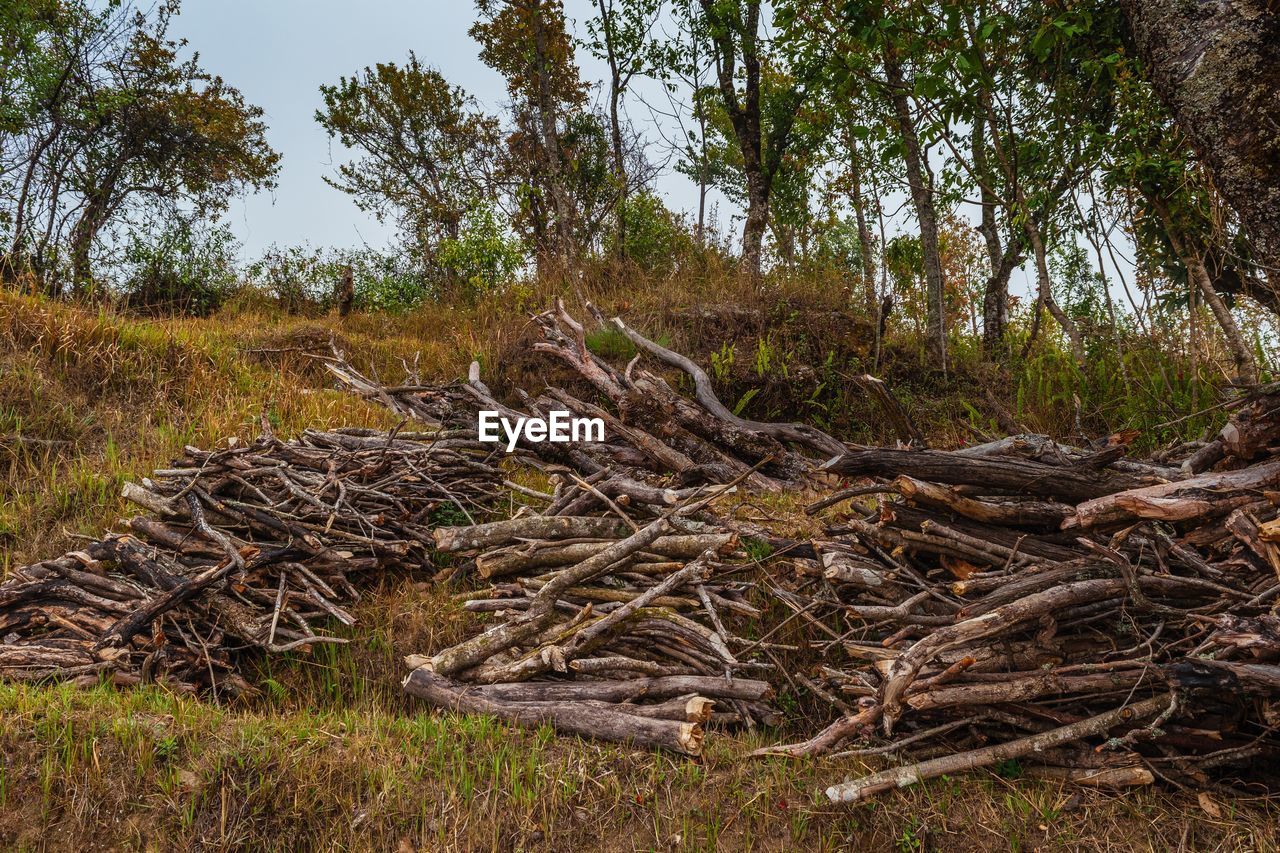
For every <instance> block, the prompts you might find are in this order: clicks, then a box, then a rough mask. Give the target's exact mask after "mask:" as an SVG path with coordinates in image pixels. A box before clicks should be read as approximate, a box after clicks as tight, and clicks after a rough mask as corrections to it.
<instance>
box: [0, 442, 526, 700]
mask: <svg viewBox="0 0 1280 853" xmlns="http://www.w3.org/2000/svg"><path fill="white" fill-rule="evenodd" d="M263 429H264V432H263V435H262V437H261V438H260V439H259V440H257V441H255V442H254V443H252V444H249V445H242V446H231V447H228V448H227V449H225V450H220V451H216V452H212V451H203V450H198V449H196V448H187V453H186V455H185V456H184V457H183V458H181V459H180V460H178V461H177V462H175V463H174V464H173V466H172V467H170V468H166V469H164V470H160V471H156V472H155V474H154V475H153V477H152V478H151V479H147V480H144V481H143V483H142V484H140V485H139V484H133V483H130V484H127V485H126V487H125V496H126V497H127V498H129V499H130V500H131V501H132V502H134V503H136V504H138V505H140V506H142V507H144V508H146V509H148V510H150V511H151V513H152V515H150V516H140V517H137V518H134V519H132V520H130V521H129V522H128V526H129V528H130V532H129V533H126V534H118V535H110V536H107V537H106V538H104V539H102V540H100V541H95V542H91V543H89V544H88V545H86V546H85V547H84V548H82V549H80V550H77V551H73V552H71V553H69V554H66V555H63V556H62V557H58V558H57V559H53V560H45V561H43V562H40V563H35V564H33V565H30V566H24V567H22V568H20V569H17V570H16V571H14V572H13V573H12V575H11V576H10V577H9V578H8V579H7V580H6V581H5V583H4V584H2V585H0V676H4V677H7V678H18V679H44V678H83V679H86V680H90V681H92V680H96V679H98V678H100V677H103V676H104V675H109V676H110V677H111V678H113V679H114V680H115V681H116V682H117V683H137V682H139V681H144V680H156V681H161V682H165V683H169V684H171V685H174V686H175V687H178V688H181V689H188V690H190V689H198V688H213V689H215V690H218V691H224V692H231V693H234V692H238V691H240V690H243V689H244V688H245V687H246V686H247V685H246V684H245V683H244V681H243V679H241V678H240V677H239V676H238V675H237V674H236V673H235V672H234V670H233V666H234V662H235V660H234V652H235V651H236V650H240V649H246V648H256V649H265V650H270V651H284V650H289V649H298V648H304V647H307V646H311V645H313V644H315V643H326V642H329V643H332V642H341V640H340V639H339V638H337V637H334V636H332V635H330V634H328V633H327V632H326V631H325V630H324V628H325V626H326V625H329V624H332V623H334V622H337V623H341V624H346V625H350V624H352V623H353V621H354V620H353V619H352V617H351V615H350V614H349V613H348V612H347V611H346V610H344V609H343V608H344V606H346V605H349V604H350V603H351V602H353V601H355V600H357V599H358V598H359V593H358V592H357V590H356V588H355V586H354V585H353V583H352V578H353V577H357V578H358V577H359V576H361V575H364V574H366V573H370V572H377V571H380V570H384V569H387V568H390V567H417V566H420V565H422V564H424V563H426V562H428V560H429V551H430V550H431V549H432V548H433V541H432V538H431V528H432V527H433V526H436V525H437V524H438V523H439V522H440V520H448V521H452V520H455V519H458V520H465V519H475V518H478V517H485V515H486V514H487V509H486V507H488V506H489V505H490V504H491V503H492V501H493V499H494V498H495V497H496V496H497V495H498V494H499V490H500V488H501V483H502V476H501V472H500V471H499V470H498V469H496V468H494V467H493V466H491V465H489V464H488V463H487V462H485V461H484V454H485V453H486V452H487V451H485V450H484V449H483V448H480V447H479V446H478V445H476V443H475V442H474V441H473V440H471V439H466V438H459V437H457V436H453V435H450V434H449V433H448V432H442V431H438V432H436V433H433V434H431V435H417V434H407V433H398V434H397V433H390V434H386V433H379V432H374V431H371V430H363V429H344V430H336V431H332V432H318V431H308V432H307V433H305V434H304V435H303V436H302V438H300V439H299V440H297V441H287V442H286V441H280V440H278V439H276V438H275V437H274V436H273V435H272V434H271V432H270V428H269V426H267V425H266V424H265V423H264V426H263Z"/></svg>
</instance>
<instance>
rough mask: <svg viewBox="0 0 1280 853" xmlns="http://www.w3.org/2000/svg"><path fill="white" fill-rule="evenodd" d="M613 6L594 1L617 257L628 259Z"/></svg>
mask: <svg viewBox="0 0 1280 853" xmlns="http://www.w3.org/2000/svg"><path fill="white" fill-rule="evenodd" d="M612 5H613V4H612V3H607V2H606V0H597V6H598V7H599V9H600V25H601V28H602V29H603V31H604V48H605V54H606V55H607V56H608V58H609V124H610V130H611V131H612V133H613V177H614V180H615V181H617V182H618V201H617V205H618V207H617V210H616V212H615V213H616V215H617V220H618V257H620V258H626V256H627V212H626V205H627V167H626V163H625V162H624V161H623V157H622V123H621V121H620V120H619V119H618V102H619V100H620V99H621V98H622V73H621V72H620V71H619V70H618V56H617V54H616V53H615V51H614V44H613V9H612Z"/></svg>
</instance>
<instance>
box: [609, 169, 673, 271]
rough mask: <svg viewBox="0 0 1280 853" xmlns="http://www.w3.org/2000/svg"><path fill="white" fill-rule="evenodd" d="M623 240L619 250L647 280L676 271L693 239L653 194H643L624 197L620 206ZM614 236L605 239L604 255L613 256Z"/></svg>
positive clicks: (615, 245) (613, 234) (615, 236)
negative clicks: (642, 272)
mask: <svg viewBox="0 0 1280 853" xmlns="http://www.w3.org/2000/svg"><path fill="white" fill-rule="evenodd" d="M622 211H623V217H624V219H625V220H626V237H625V239H624V241H623V248H624V249H625V251H626V256H627V258H628V260H630V261H631V262H632V263H634V264H635V265H636V266H637V267H639V268H640V269H642V270H644V271H645V272H646V273H648V274H649V275H651V276H655V277H658V278H665V277H667V276H670V275H671V274H672V273H674V272H675V271H676V270H677V269H679V268H680V264H681V262H682V260H683V259H685V258H687V257H688V256H689V255H690V254H691V253H692V251H693V246H694V242H693V238H692V237H691V236H690V235H689V231H688V229H687V228H686V227H685V222H684V220H683V219H682V218H681V217H680V216H679V215H677V214H675V213H672V212H671V211H670V210H668V209H667V206H666V205H665V204H663V203H662V199H660V198H659V197H658V196H657V195H656V194H654V193H652V192H649V191H648V190H644V191H641V192H637V193H633V194H632V195H629V196H627V200H626V202H625V203H624V204H623V209H622ZM617 247H618V234H617V232H616V231H611V232H610V233H609V235H608V236H607V237H606V238H605V246H604V248H605V252H606V253H607V254H613V253H616V252H617V250H618V248H617Z"/></svg>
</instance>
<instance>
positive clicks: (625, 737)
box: [404, 667, 704, 756]
mask: <svg viewBox="0 0 1280 853" xmlns="http://www.w3.org/2000/svg"><path fill="white" fill-rule="evenodd" d="M404 690H405V692H406V693H408V694H410V695H411V696H416V697H417V698H419V699H421V700H423V701H424V702H426V703H427V704H429V705H432V706H433V707H436V708H440V709H442V710H446V711H459V712H462V713H466V714H488V715H490V716H494V717H497V718H499V719H501V720H507V721H509V722H513V723H519V724H520V725H524V726H540V725H544V724H549V725H551V726H553V727H555V729H556V730H557V731H560V732H567V733H569V734H576V735H581V736H583V737H590V738H597V739H599V740H607V741H616V742H620V743H631V744H635V745H636V746H646V747H652V748H656V749H666V750H670V751H672V752H678V753H681V754H683V755H691V756H697V755H701V754H702V740H703V737H704V733H703V730H702V725H701V724H700V723H698V722H688V721H684V722H681V721H676V720H663V719H655V718H650V717H643V716H639V715H636V714H629V713H627V712H626V711H622V710H615V709H611V708H608V707H607V706H604V705H601V704H596V703H593V702H582V701H578V702H574V701H536V702H517V701H507V700H501V699H493V698H489V697H486V696H483V695H480V694H479V693H477V692H476V691H477V688H475V687H468V686H465V685H461V684H457V683H455V682H453V681H450V680H449V679H447V678H444V677H442V676H439V675H436V674H435V673H433V672H430V671H428V670H426V669H425V668H421V667H420V668H418V669H415V670H414V671H413V672H411V673H409V676H408V677H407V678H406V679H405V680H404Z"/></svg>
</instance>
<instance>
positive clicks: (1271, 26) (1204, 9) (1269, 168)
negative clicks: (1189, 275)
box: [1123, 0, 1280, 289]
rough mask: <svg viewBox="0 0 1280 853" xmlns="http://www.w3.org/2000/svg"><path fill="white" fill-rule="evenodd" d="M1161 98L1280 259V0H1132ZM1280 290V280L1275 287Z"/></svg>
mask: <svg viewBox="0 0 1280 853" xmlns="http://www.w3.org/2000/svg"><path fill="white" fill-rule="evenodd" d="M1123 6H1124V9H1125V12H1126V13H1127V14H1128V18H1129V23H1130V26H1131V27H1132V30H1133V37H1134V41H1135V42H1136V43H1137V46H1138V51H1139V54H1140V55H1141V57H1142V59H1143V61H1144V62H1145V63H1146V66H1147V73H1148V75H1149V76H1150V78H1151V82H1152V83H1153V84H1154V86H1155V89H1156V92H1157V93H1158V94H1159V95H1160V98H1161V100H1163V101H1164V103H1165V104H1166V105H1168V107H1169V109H1170V111H1171V112H1172V113H1173V116H1174V118H1175V120H1176V121H1177V123H1178V126H1179V127H1180V128H1181V129H1182V131H1183V132H1184V133H1186V134H1187V136H1188V138H1189V139H1190V140H1191V142H1192V145H1193V146H1194V147H1195V149H1196V152H1197V154H1198V155H1199V156H1200V158H1201V159H1203V160H1204V162H1205V163H1206V164H1207V165H1208V167H1209V170H1210V171H1211V172H1212V174H1213V177H1214V184H1215V185H1216V186H1217V188H1218V190H1219V191H1220V192H1221V193H1222V195H1223V196H1224V197H1225V198H1226V199H1227V201H1228V202H1229V203H1230V204H1231V206H1232V207H1233V208H1234V209H1235V210H1236V212H1237V213H1239V215H1240V220H1241V222H1242V224H1243V225H1244V228H1245V231H1246V232H1247V233H1248V234H1249V235H1250V236H1252V237H1253V239H1254V240H1255V242H1256V243H1257V248H1258V251H1259V257H1258V260H1259V261H1260V262H1261V264H1262V265H1264V266H1270V267H1272V268H1275V267H1277V266H1280V133H1278V132H1277V131H1276V128H1277V127H1278V126H1280V14H1277V12H1276V6H1275V2H1274V0H1235V2H1231V3H1223V2H1212V0H1124V2H1123ZM1272 287H1273V288H1275V289H1280V285H1272Z"/></svg>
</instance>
